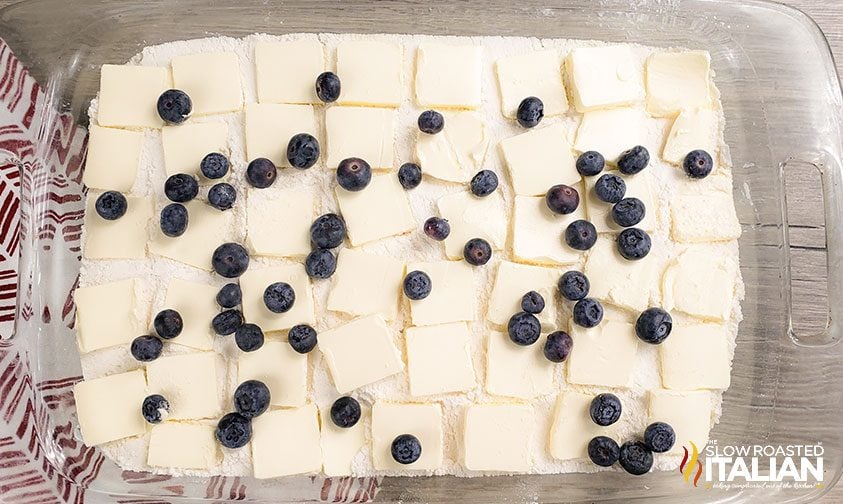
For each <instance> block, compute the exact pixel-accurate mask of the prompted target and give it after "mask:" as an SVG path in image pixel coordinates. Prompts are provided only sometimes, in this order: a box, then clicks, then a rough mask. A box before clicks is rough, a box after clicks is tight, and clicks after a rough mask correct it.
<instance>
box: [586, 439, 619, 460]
mask: <svg viewBox="0 0 843 504" xmlns="http://www.w3.org/2000/svg"><path fill="white" fill-rule="evenodd" d="M620 451H621V449H620V447H619V446H618V443H616V442H615V440H614V439H612V438H610V437H606V436H597V437H593V438H591V441H589V442H588V458H590V459H591V461H592V462H594V463H595V464H597V465H599V466H600V467H611V466H612V464H614V463H615V462H617V461H618V457H619V456H620Z"/></svg>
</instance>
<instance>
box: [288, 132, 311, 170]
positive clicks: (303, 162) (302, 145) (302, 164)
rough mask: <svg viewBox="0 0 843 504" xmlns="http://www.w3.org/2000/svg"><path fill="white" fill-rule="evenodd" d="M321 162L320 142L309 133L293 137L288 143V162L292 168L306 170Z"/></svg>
mask: <svg viewBox="0 0 843 504" xmlns="http://www.w3.org/2000/svg"><path fill="white" fill-rule="evenodd" d="M318 160H319V140H317V139H316V137H315V136H313V135H310V134H308V133H299V134H297V135H293V138H291V139H290V141H289V142H288V143H287V161H289V162H290V166H292V167H293V168H298V169H299V170H306V169H308V168H310V167H311V166H313V165H315V164H316V161H318Z"/></svg>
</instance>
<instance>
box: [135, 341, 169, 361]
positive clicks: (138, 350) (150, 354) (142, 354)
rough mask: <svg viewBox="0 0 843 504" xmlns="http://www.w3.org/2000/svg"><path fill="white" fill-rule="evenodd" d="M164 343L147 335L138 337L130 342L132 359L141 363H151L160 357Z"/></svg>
mask: <svg viewBox="0 0 843 504" xmlns="http://www.w3.org/2000/svg"><path fill="white" fill-rule="evenodd" d="M163 349H164V343H163V342H162V341H161V340H160V339H158V338H156V337H155V336H151V335H149V334H145V335H143V336H138V337H137V338H135V339H133V340H132V348H131V350H132V357H134V358H135V359H136V360H139V361H141V362H151V361H154V360H155V359H157V358H158V357H160V356H161V350H163Z"/></svg>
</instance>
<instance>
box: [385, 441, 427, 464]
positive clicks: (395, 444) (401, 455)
mask: <svg viewBox="0 0 843 504" xmlns="http://www.w3.org/2000/svg"><path fill="white" fill-rule="evenodd" d="M391 451H392V458H393V459H395V461H396V462H398V463H399V464H405V465H406V464H412V463H413V462H415V461H416V460H418V459H419V457H421V452H422V447H421V443H420V442H419V439H418V438H417V437H416V436H413V435H412V434H401V435H400V436H398V437H396V438H395V439H394V440H393V441H392V447H391Z"/></svg>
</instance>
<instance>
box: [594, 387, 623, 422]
mask: <svg viewBox="0 0 843 504" xmlns="http://www.w3.org/2000/svg"><path fill="white" fill-rule="evenodd" d="M621 412H622V408H621V400H620V399H618V396H616V395H615V394H609V393H605V394H597V395H596V396H595V397H594V399H592V400H591V406H590V407H589V408H588V413H589V415H591V420H592V421H594V423H596V424H597V425H600V426H602V427H607V426H609V425H612V424H613V423H615V422H617V421H618V419H620V417H621Z"/></svg>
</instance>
